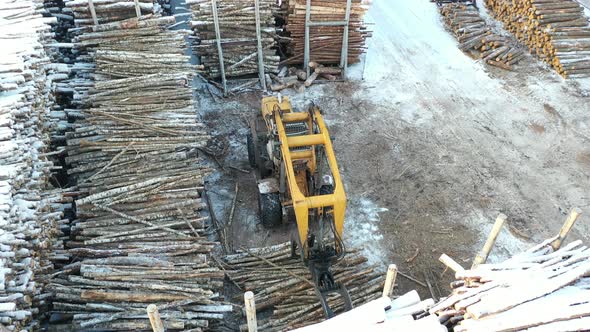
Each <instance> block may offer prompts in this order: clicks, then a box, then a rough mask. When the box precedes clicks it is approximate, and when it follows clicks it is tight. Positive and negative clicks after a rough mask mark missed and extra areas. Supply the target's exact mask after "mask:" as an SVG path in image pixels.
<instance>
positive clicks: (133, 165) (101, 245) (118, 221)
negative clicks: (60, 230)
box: [51, 1, 232, 331]
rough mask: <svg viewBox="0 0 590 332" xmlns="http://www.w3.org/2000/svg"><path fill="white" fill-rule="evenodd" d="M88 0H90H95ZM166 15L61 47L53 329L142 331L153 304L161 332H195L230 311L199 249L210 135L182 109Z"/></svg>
mask: <svg viewBox="0 0 590 332" xmlns="http://www.w3.org/2000/svg"><path fill="white" fill-rule="evenodd" d="M95 2H96V1H95ZM174 23H175V19H174V17H158V16H152V15H145V16H143V17H142V18H140V19H137V18H131V19H127V20H124V21H117V22H111V23H107V24H102V25H100V26H97V27H94V29H93V31H87V32H84V33H81V34H80V35H78V36H76V37H75V38H74V39H73V41H72V43H73V44H74V45H73V47H74V48H75V49H76V50H77V54H78V57H77V59H76V62H75V63H74V65H73V66H72V71H73V72H74V74H75V77H74V78H72V79H70V80H69V81H67V82H63V83H62V84H61V85H59V87H60V88H62V89H64V90H65V89H68V88H69V89H71V90H72V94H73V102H72V105H73V106H74V107H76V109H66V110H64V111H63V116H64V117H65V118H68V119H71V120H75V121H74V123H73V124H72V128H71V130H68V131H66V132H65V133H64V134H63V136H64V138H65V141H66V151H67V157H66V158H65V162H66V164H67V167H68V176H69V179H70V183H71V184H73V187H72V189H71V190H72V195H75V197H76V200H75V205H76V212H77V216H76V218H77V219H76V220H73V221H72V223H71V230H70V236H69V239H68V241H66V243H65V247H66V249H64V250H58V251H56V253H55V259H56V260H59V261H60V262H61V264H62V265H64V266H63V268H62V271H60V272H59V273H55V274H54V279H53V281H52V284H51V290H52V292H53V293H54V294H55V299H54V303H53V311H52V322H53V323H54V324H55V325H53V326H52V328H53V329H54V330H61V329H65V328H66V326H73V328H74V329H76V330H89V329H92V330H109V331H128V330H133V331H136V330H148V329H149V328H150V327H149V320H148V317H147V314H146V311H145V308H146V306H147V305H148V304H155V305H157V306H158V309H159V312H160V315H161V317H162V319H163V321H164V326H165V327H166V329H167V330H178V331H179V330H182V331H200V330H202V329H206V328H207V327H208V325H209V320H218V319H222V318H223V315H224V312H227V311H231V309H232V307H231V306H228V305H224V304H222V303H221V295H220V294H219V290H221V289H222V287H223V278H224V274H223V272H221V271H220V270H219V269H218V268H216V267H214V266H212V265H211V263H210V262H209V256H208V254H209V253H210V252H211V251H212V250H213V249H214V248H215V246H216V243H213V242H210V241H208V240H207V238H206V235H207V234H208V230H207V227H209V224H208V218H207V217H206V215H205V214H204V211H203V210H205V209H206V205H205V202H204V201H203V200H202V198H201V194H200V193H201V191H202V188H203V178H204V177H205V176H207V175H208V174H209V173H210V170H209V169H208V168H206V167H203V166H200V163H199V158H198V155H199V149H200V148H201V147H203V146H204V145H205V144H206V142H207V140H208V138H209V135H208V133H207V129H206V128H205V127H204V126H203V125H202V124H201V123H200V122H199V121H198V119H197V113H196V112H195V110H194V109H193V93H192V89H191V81H192V78H193V73H194V72H196V70H197V68H196V67H194V66H191V65H189V57H188V56H185V55H184V50H185V47H186V45H185V42H184V37H185V36H186V34H187V32H186V31H182V30H174V31H169V30H166V27H168V26H170V25H172V24H174Z"/></svg>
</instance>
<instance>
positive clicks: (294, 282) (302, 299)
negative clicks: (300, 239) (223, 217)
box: [223, 243, 383, 331]
mask: <svg viewBox="0 0 590 332" xmlns="http://www.w3.org/2000/svg"><path fill="white" fill-rule="evenodd" d="M366 262H367V259H366V258H364V257H362V256H361V255H360V254H358V253H356V252H349V253H347V255H346V256H345V258H344V259H343V260H341V261H340V262H338V263H337V264H336V265H334V266H333V267H332V272H333V273H334V276H335V279H336V280H338V281H339V282H342V283H343V284H344V285H345V286H346V287H347V289H348V291H349V293H350V297H351V299H352V303H353V306H356V305H359V304H363V303H365V302H368V301H371V300H374V299H376V298H379V297H380V296H381V290H382V289H383V276H382V273H381V272H378V271H376V269H375V268H374V267H373V266H370V265H368V264H367V263H366ZM223 266H224V269H225V270H226V272H227V275H228V277H229V279H230V280H231V281H232V282H233V283H235V284H236V285H237V286H239V287H240V288H241V289H242V290H243V291H252V292H254V294H255V295H256V297H255V301H256V309H257V310H258V311H264V310H270V311H271V312H272V314H271V316H270V317H269V318H268V319H265V320H259V321H258V325H259V328H260V329H261V330H262V331H286V330H291V329H295V328H298V327H302V326H306V325H310V324H314V323H318V322H321V321H323V320H324V319H325V317H324V312H323V309H322V307H321V304H320V301H319V300H318V298H317V296H316V294H315V291H314V287H313V283H312V282H311V280H312V279H311V275H310V273H309V270H308V269H307V267H306V266H305V265H303V264H302V263H301V259H300V258H292V257H291V248H290V243H283V244H278V245H274V246H271V247H263V248H253V249H244V250H240V251H238V253H237V254H233V255H228V256H225V258H224V259H223ZM329 301H330V303H331V307H332V308H333V309H335V312H336V313H338V312H342V311H343V308H344V303H343V301H342V299H341V298H340V296H339V295H337V296H335V297H333V298H331V299H329ZM244 328H245V326H242V327H241V329H242V330H244Z"/></svg>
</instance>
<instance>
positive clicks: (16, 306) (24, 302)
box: [0, 0, 69, 331]
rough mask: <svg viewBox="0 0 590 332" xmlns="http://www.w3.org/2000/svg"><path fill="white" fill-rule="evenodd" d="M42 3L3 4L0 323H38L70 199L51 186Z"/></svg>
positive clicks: (33, 326)
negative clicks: (56, 238)
mask: <svg viewBox="0 0 590 332" xmlns="http://www.w3.org/2000/svg"><path fill="white" fill-rule="evenodd" d="M42 11H43V3H42V2H41V1H33V0H18V1H2V2H0V30H1V31H2V33H0V42H1V44H2V47H1V48H0V110H1V111H0V150H1V153H0V324H1V326H0V327H2V330H3V331H7V330H8V331H32V330H37V329H40V328H41V321H42V320H43V316H44V314H45V313H46V312H47V309H48V306H49V303H50V297H51V293H48V292H47V289H46V288H45V285H46V283H47V281H48V276H49V275H50V274H51V273H52V272H53V265H52V264H51V261H50V260H49V257H50V256H51V254H52V249H53V246H54V242H53V239H54V238H55V236H56V235H57V234H58V232H59V231H58V227H57V225H58V223H60V222H61V220H62V218H63V210H64V209H65V208H66V206H67V205H68V204H69V203H68V201H69V198H67V197H63V196H62V193H61V191H60V190H57V189H52V187H51V186H50V185H49V177H50V176H51V170H52V169H53V167H54V166H53V164H52V163H51V162H50V161H48V160H47V156H46V152H47V146H48V142H49V139H48V137H47V135H45V133H44V122H45V121H46V119H47V118H48V117H49V113H50V107H51V105H52V104H53V102H54V100H53V96H52V94H51V80H52V78H53V77H54V74H53V73H52V70H53V69H52V68H55V64H52V63H51V62H50V58H49V56H48V54H47V52H46V51H45V50H44V48H43V44H46V43H49V42H51V27H50V26H49V25H48V24H49V23H52V22H55V19H51V18H47V19H46V18H43V17H42V15H41V13H42Z"/></svg>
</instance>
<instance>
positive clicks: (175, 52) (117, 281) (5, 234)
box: [0, 0, 382, 331]
mask: <svg viewBox="0 0 590 332" xmlns="http://www.w3.org/2000/svg"><path fill="white" fill-rule="evenodd" d="M228 3H229V2H228ZM261 3H262V7H261V8H262V11H261V13H263V20H265V22H269V20H270V19H271V17H272V15H271V14H272V13H271V10H270V2H269V1H266V2H264V1H261ZM230 7H231V6H228V7H227V8H230ZM157 8H159V7H158V6H156V4H155V2H152V1H146V0H141V1H118V0H94V1H87V0H71V1H63V2H62V1H55V0H45V1H42V0H25V1H21V0H19V1H5V2H2V3H0V26H1V27H2V28H3V31H5V33H3V34H2V36H0V38H1V39H2V40H3V42H4V43H5V45H6V47H4V48H3V49H2V50H0V61H1V62H0V79H1V80H0V105H1V106H2V113H1V114H2V119H3V120H2V122H1V123H2V128H1V129H2V131H1V132H2V138H1V139H2V140H1V142H2V147H3V149H2V166H1V168H0V169H1V177H2V179H1V180H0V188H1V190H2V191H1V193H0V194H1V195H2V210H1V212H2V223H1V225H0V233H1V236H0V239H1V242H0V251H1V252H2V255H1V257H0V262H1V266H0V275H1V278H0V281H1V282H0V322H1V324H2V325H1V327H2V329H3V330H8V331H36V330H41V329H45V330H50V331H80V330H85V331H150V330H152V328H156V327H157V326H159V325H158V324H159V322H160V323H161V325H162V326H161V327H163V328H164V329H166V330H169V331H203V330H216V331H221V330H228V331H234V330H235V329H236V328H239V326H238V325H239V324H240V322H241V321H242V319H243V318H242V316H243V315H242V312H241V308H242V301H241V300H238V301H236V300H235V299H233V298H232V297H231V296H230V297H228V296H227V294H226V288H227V284H228V283H232V282H235V284H236V285H241V286H240V289H241V290H239V291H238V293H239V294H240V295H241V294H242V291H245V290H249V289H252V290H254V291H256V292H257V293H259V294H258V296H259V297H260V298H261V299H265V300H266V306H267V308H268V309H269V312H270V313H271V314H272V316H271V318H270V319H269V320H268V322H267V326H266V327H268V330H284V329H285V328H287V327H288V326H289V325H290V324H293V325H295V324H296V325H297V326H303V325H306V324H311V323H313V322H317V321H320V320H322V315H321V311H320V310H319V302H318V301H317V299H316V300H314V299H315V295H314V294H313V290H312V288H311V286H310V282H309V281H307V280H309V278H310V276H309V275H307V272H306V268H305V267H304V266H303V265H301V263H300V262H299V261H298V260H291V259H289V257H287V256H286V255H285V251H284V249H285V246H284V245H281V246H277V247H271V248H262V249H252V252H254V254H252V255H253V256H248V257H243V256H244V254H243V253H237V254H230V255H229V256H226V257H224V253H222V252H221V245H220V244H219V243H218V242H217V239H216V238H215V236H213V234H215V233H216V225H214V223H213V222H212V220H211V219H212V218H211V217H210V216H209V214H208V207H207V204H206V199H204V198H203V196H204V195H205V193H204V179H205V178H206V177H207V176H208V175H209V174H210V173H211V171H212V169H211V168H209V166H207V165H209V163H208V162H205V161H204V160H203V159H202V158H201V150H203V148H204V147H205V146H206V145H207V142H208V140H209V138H210V136H209V129H208V128H206V127H205V126H204V125H203V124H202V123H201V122H200V120H199V117H198V114H197V112H196V110H195V108H194V105H195V100H194V97H195V94H194V93H193V89H192V81H193V77H194V76H195V75H197V74H198V73H200V72H202V70H203V68H207V67H208V64H209V63H208V62H206V65H205V67H203V66H196V65H191V64H190V57H189V56H187V55H185V51H186V49H187V48H189V47H190V46H189V43H188V38H187V37H188V36H189V35H190V33H191V32H190V31H187V30H171V29H169V28H170V27H173V26H175V25H176V24H177V22H176V20H175V18H174V17H173V16H162V15H161V13H160V12H157V11H156V9H157ZM199 8H201V7H199ZM224 8H226V7H224V6H221V7H220V12H222V13H223V12H225V9H224ZM245 10H246V11H249V6H246V7H245ZM229 17H231V19H232V20H236V19H237V16H235V15H234V16H229ZM244 20H246V21H247V20H250V18H245V19H244ZM238 21H239V20H238ZM227 22H229V21H227ZM205 26H206V25H205ZM233 30H236V29H233ZM272 30H273V31H274V27H273V28H272ZM238 31H239V30H238ZM268 31H270V30H265V33H266V32H268ZM199 33H200V34H202V36H206V35H207V30H206V29H202V30H199ZM238 34H239V33H238ZM271 37H272V36H271ZM236 38H237V39H239V38H247V34H246V35H240V36H238V35H237V36H236ZM230 44H231V43H230ZM272 44H274V39H273V38H269V39H268V40H266V41H265V46H264V47H265V48H269V47H268V46H269V45H272ZM238 45H240V44H239V42H238ZM199 49H203V48H199ZM237 49H238V50H239V51H240V52H245V53H243V54H244V55H246V56H247V55H249V54H250V52H252V51H253V49H250V48H241V47H238V48H237ZM227 54H228V55H229V56H230V57H233V55H232V54H231V53H227ZM268 54H269V57H270V58H269V59H270V60H269V61H271V60H272V61H271V62H272V63H274V64H271V66H275V67H276V66H278V56H277V57H276V58H273V57H274V56H273V55H271V52H268ZM242 60H243V59H242ZM248 60H250V58H248V59H246V60H245V61H242V62H241V63H239V64H238V66H236V68H238V67H239V68H241V69H240V70H257V68H256V65H255V63H256V62H255V57H253V61H254V62H253V63H254V65H252V64H250V62H248ZM267 60H268V59H267ZM228 63H230V65H231V62H229V58H228ZM236 63H237V62H236ZM236 63H234V64H236ZM242 65H243V66H242ZM248 68H250V69H248ZM267 69H268V71H270V72H272V71H274V70H275V69H276V68H271V67H269V68H267ZM230 73H231V72H230ZM255 253H258V254H255ZM247 255H251V253H250V252H249V253H248V254H247ZM277 264H279V265H277ZM342 264H343V265H341V266H340V267H339V268H338V273H339V274H341V275H342V276H343V278H345V280H346V282H347V283H348V284H349V285H350V286H351V287H355V288H354V291H353V294H352V298H353V300H354V301H355V303H363V302H364V301H367V300H370V299H374V298H375V297H376V296H378V290H379V289H380V288H381V287H382V277H381V276H380V275H379V273H377V272H375V271H374V268H372V267H368V266H367V265H366V259H364V258H363V257H361V256H359V255H358V254H356V255H353V256H350V257H349V258H347V260H345V261H344V262H343V263H342ZM277 266H278V267H277ZM253 268H254V269H256V270H259V273H254V272H252V271H251V269H253ZM269 271H272V272H273V273H272V278H270V279H269V278H267V277H268V276H269V274H268V273H269ZM294 273H296V274H297V275H300V276H301V278H304V279H305V280H306V281H303V280H300V279H295V282H293V280H292V279H293V278H292V276H293V274H294ZM240 276H242V277H240ZM244 276H245V277H246V278H244ZM261 280H262V281H264V283H263V284H261V283H260V281H261ZM268 285H274V288H276V289H277V292H268V290H267V292H266V293H265V292H263V291H262V289H263V288H266V286H268ZM280 294H283V295H280ZM286 294H288V296H289V299H288V300H287V299H284V296H285V295H286ZM237 298H240V296H237ZM283 300H285V301H284V302H283ZM301 300H302V301H304V302H298V301H301ZM333 300H334V301H336V302H337V301H338V299H333ZM146 310H147V312H146ZM156 313H157V314H156ZM295 315H297V316H298V317H304V319H299V320H297V321H296V322H291V319H292V318H293V317H294V316H295ZM156 316H157V317H158V318H154V317H156ZM148 317H149V319H148ZM228 319H229V321H230V323H227V321H228ZM233 321H237V322H238V323H237V325H235V324H233V323H231V322H233ZM232 324H233V325H232ZM262 330H264V327H262Z"/></svg>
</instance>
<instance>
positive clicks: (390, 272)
mask: <svg viewBox="0 0 590 332" xmlns="http://www.w3.org/2000/svg"><path fill="white" fill-rule="evenodd" d="M396 277H397V266H396V265H395V264H390V265H389V268H387V277H385V286H383V296H384V297H385V296H387V297H391V294H392V293H393V287H394V286H395V279H396Z"/></svg>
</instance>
